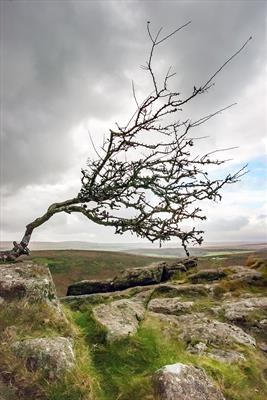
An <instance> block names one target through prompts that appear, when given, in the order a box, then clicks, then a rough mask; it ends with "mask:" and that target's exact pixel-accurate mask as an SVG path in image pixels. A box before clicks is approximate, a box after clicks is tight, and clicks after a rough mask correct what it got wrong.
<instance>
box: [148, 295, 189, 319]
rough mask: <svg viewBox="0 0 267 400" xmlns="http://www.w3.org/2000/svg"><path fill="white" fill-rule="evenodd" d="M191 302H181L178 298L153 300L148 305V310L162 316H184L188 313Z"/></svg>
mask: <svg viewBox="0 0 267 400" xmlns="http://www.w3.org/2000/svg"><path fill="white" fill-rule="evenodd" d="M193 305H194V302H193V301H181V300H180V298H179V297H175V298H161V299H153V300H151V301H150V302H149V304H148V310H149V311H153V312H156V313H163V314H175V315H179V314H184V313H187V312H190V310H191V309H192V306H193Z"/></svg>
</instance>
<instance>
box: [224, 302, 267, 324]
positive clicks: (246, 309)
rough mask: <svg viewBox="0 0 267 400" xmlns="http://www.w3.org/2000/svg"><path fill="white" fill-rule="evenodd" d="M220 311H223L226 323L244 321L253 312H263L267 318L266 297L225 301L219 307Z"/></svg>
mask: <svg viewBox="0 0 267 400" xmlns="http://www.w3.org/2000/svg"><path fill="white" fill-rule="evenodd" d="M220 310H223V311H224V313H225V318H226V319H227V320H228V321H236V322H238V321H240V322H243V321H246V319H247V317H248V316H249V314H250V313H252V312H254V311H265V312H266V317H267V297H252V298H247V299H241V300H240V299H238V300H234V301H225V302H224V303H223V304H222V306H221V307H220Z"/></svg>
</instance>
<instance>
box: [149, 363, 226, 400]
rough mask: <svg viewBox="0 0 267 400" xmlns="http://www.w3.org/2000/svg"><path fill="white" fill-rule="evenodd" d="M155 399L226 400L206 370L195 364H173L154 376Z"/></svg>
mask: <svg viewBox="0 0 267 400" xmlns="http://www.w3.org/2000/svg"><path fill="white" fill-rule="evenodd" d="M152 383H153V389H154V396H155V397H154V398H155V400H224V399H225V398H224V396H223V394H222V393H221V392H220V391H219V389H217V387H216V386H215V384H214V383H213V381H212V380H211V378H209V377H208V375H207V374H206V373H205V371H204V370H202V369H200V368H196V367H194V366H193V365H186V364H181V363H177V364H172V365H166V366H164V367H163V368H161V369H159V370H158V371H157V372H156V373H155V374H154V375H153V378H152Z"/></svg>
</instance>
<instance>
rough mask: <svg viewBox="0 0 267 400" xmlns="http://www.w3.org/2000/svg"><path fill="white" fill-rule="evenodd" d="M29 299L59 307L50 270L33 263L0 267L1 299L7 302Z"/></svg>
mask: <svg viewBox="0 0 267 400" xmlns="http://www.w3.org/2000/svg"><path fill="white" fill-rule="evenodd" d="M24 297H27V299H29V300H31V301H33V302H35V301H46V302H48V303H50V304H54V305H55V306H58V304H59V303H58V299H57V296H56V288H55V285H54V282H53V280H52V276H51V273H50V271H49V269H48V268H46V267H42V266H40V265H36V264H33V263H21V264H3V265H1V266H0V298H2V299H4V300H5V301H12V300H18V299H21V298H24Z"/></svg>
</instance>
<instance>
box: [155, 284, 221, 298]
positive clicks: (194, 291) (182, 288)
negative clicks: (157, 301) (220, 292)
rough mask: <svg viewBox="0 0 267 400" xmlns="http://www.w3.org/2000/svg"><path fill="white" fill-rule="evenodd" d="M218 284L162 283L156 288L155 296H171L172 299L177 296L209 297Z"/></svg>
mask: <svg viewBox="0 0 267 400" xmlns="http://www.w3.org/2000/svg"><path fill="white" fill-rule="evenodd" d="M216 285H217V284H213V285H208V284H205V283H198V284H195V285H194V284H185V285H184V284H183V285H180V284H175V283H162V284H160V285H158V286H156V287H155V289H154V294H153V295H154V296H156V295H161V294H163V295H169V296H171V297H177V296H182V295H185V296H192V297H195V296H207V295H208V294H212V293H213V290H214V288H215V287H216Z"/></svg>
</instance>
